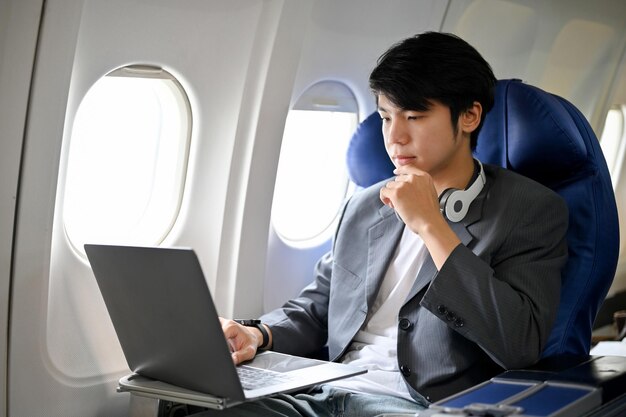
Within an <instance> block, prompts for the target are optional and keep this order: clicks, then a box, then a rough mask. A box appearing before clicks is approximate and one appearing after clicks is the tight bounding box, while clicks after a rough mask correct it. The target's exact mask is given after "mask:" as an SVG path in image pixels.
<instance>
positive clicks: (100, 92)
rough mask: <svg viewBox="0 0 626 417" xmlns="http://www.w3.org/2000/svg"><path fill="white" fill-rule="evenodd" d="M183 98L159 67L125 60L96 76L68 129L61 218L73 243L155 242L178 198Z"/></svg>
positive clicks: (185, 139)
mask: <svg viewBox="0 0 626 417" xmlns="http://www.w3.org/2000/svg"><path fill="white" fill-rule="evenodd" d="M190 132H191V112H190V106H189V101H188V99H187V96H186V95H185V93H184V91H183V90H182V87H181V86H180V84H179V83H178V82H177V81H176V79H175V78H174V77H173V76H172V75H171V74H169V73H168V72H167V71H164V70H162V69H160V68H154V67H146V66H130V67H124V68H121V69H119V70H116V71H114V72H112V73H110V74H108V75H106V76H105V77H102V78H101V79H100V80H98V81H97V82H96V83H95V84H94V85H93V86H92V87H91V89H90V90H89V91H88V92H87V94H86V95H85V97H84V99H83V101H82V103H81V104H80V106H79V108H78V111H77V113H76V118H75V120H74V124H73V128H72V131H71V140H70V149H69V159H68V163H67V177H66V182H65V194H64V200H63V222H64V226H65V230H66V233H67V236H68V237H69V240H70V241H71V243H72V245H73V246H74V247H75V249H76V250H78V251H79V252H80V253H83V254H84V249H83V244H84V243H88V242H98V243H113V242H115V243H118V244H139V245H154V244H158V243H160V242H161V241H162V240H163V238H164V237H165V236H166V235H167V233H168V232H169V230H170V229H171V227H172V225H173V223H174V221H175V219H176V216H177V215H178V211H179V208H180V204H181V200H182V192H183V185H184V179H185V171H186V166H187V156H188V149H189V141H190Z"/></svg>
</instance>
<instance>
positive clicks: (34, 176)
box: [0, 0, 626, 417]
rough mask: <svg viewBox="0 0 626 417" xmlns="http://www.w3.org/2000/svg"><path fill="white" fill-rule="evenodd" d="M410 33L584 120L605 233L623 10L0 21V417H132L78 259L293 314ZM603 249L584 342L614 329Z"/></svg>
mask: <svg viewBox="0 0 626 417" xmlns="http://www.w3.org/2000/svg"><path fill="white" fill-rule="evenodd" d="M430 30H434V31H445V32H452V33H455V34H457V35H459V36H460V37H462V38H464V39H465V40H467V41H468V42H469V43H471V44H472V45H474V46H475V47H476V48H477V49H478V50H479V51H480V52H481V53H482V54H483V56H484V57H485V58H486V60H487V61H488V62H490V63H491V65H492V67H493V70H494V72H495V74H496V76H497V78H499V79H521V80H523V81H524V82H525V83H528V84H531V85H534V86H537V87H539V88H541V89H544V90H546V91H549V92H551V93H554V94H556V95H558V96H561V97H563V98H565V99H567V100H569V101H570V102H571V103H573V104H574V105H575V106H576V107H577V108H578V109H579V110H580V111H581V112H582V113H583V114H584V116H585V117H586V118H587V119H588V121H589V123H590V125H591V127H592V128H593V130H594V132H595V134H596V135H597V137H598V139H599V140H600V144H601V146H602V150H603V152H604V157H605V159H606V162H607V166H608V168H609V171H610V174H611V179H612V185H613V190H614V193H615V199H616V202H617V207H618V212H619V216H620V221H619V224H620V229H621V230H626V229H625V228H624V221H626V220H625V219H626V214H625V210H626V170H622V166H623V162H624V159H625V155H626V121H625V120H626V2H624V1H623V0H597V1H593V2H591V1H585V0H551V1H544V0H394V1H391V2H381V1H372V0H289V1H287V0H229V1H209V0H185V1H179V2H172V1H167V0H149V1H148V0H108V1H98V0H2V1H0V103H1V106H0V108H1V109H2V110H1V111H0V126H2V132H1V133H0V134H1V136H2V138H1V140H0V170H1V171H0V172H1V174H0V357H1V358H2V360H0V416H2V415H6V416H44V415H45V416H51V417H52V416H59V417H60V416H124V415H128V414H129V410H130V409H131V408H132V406H133V403H134V402H136V401H137V398H134V397H132V396H131V395H130V394H128V393H117V392H116V387H117V381H118V380H119V378H120V377H122V376H124V375H126V374H128V372H129V369H128V365H127V363H126V361H125V358H124V355H123V352H122V350H121V348H120V345H119V342H118V341H117V337H116V335H115V331H114V329H113V326H112V324H111V322H110V320H109V318H108V315H107V311H106V307H105V305H104V303H103V300H102V297H101V295H100V292H99V290H98V287H97V285H96V283H95V281H94V279H93V274H92V271H91V269H90V266H89V263H88V262H87V259H86V256H85V252H84V249H83V245H84V244H85V243H89V242H92V241H99V242H115V243H123V244H131V245H145V246H154V245H161V246H184V247H192V248H194V250H195V251H196V253H197V254H198V256H199V258H200V260H201V263H202V267H203V270H204V273H205V276H206V278H207V281H208V284H209V288H210V289H211V292H212V294H213V298H214V301H215V304H216V306H217V308H218V311H219V313H220V314H221V315H223V316H225V317H256V316H259V315H260V314H262V313H264V312H267V311H269V310H271V309H273V308H275V307H277V306H280V305H281V304H282V303H283V302H284V301H286V300H288V299H289V298H291V297H293V296H294V295H296V294H297V293H298V291H299V290H300V289H301V288H303V287H304V286H305V285H306V284H307V283H308V282H310V281H311V279H312V270H313V266H314V264H315V262H316V261H317V259H318V258H319V257H320V256H321V255H322V254H323V253H325V252H326V251H327V250H328V249H329V247H330V244H331V239H332V234H333V227H334V225H335V224H336V222H337V217H338V214H339V212H340V209H341V206H342V204H343V202H344V201H345V199H346V198H347V197H349V195H350V193H352V192H354V190H355V188H356V185H355V184H354V183H353V182H351V181H350V178H349V176H348V172H347V169H346V165H345V153H346V148H347V146H348V142H349V140H350V137H351V136H352V133H353V132H354V130H355V129H356V128H357V126H358V123H359V122H360V121H362V120H364V119H365V118H366V117H367V116H368V115H370V114H371V113H373V112H374V111H375V109H376V108H375V102H374V99H373V97H372V94H371V92H370V91H369V87H368V76H369V72H370V71H371V69H372V68H373V67H374V65H375V63H376V60H377V58H378V56H379V55H380V54H381V53H382V52H383V51H384V50H386V49H387V48H388V47H389V46H390V45H392V44H393V43H395V42H397V41H398V40H400V39H403V38H406V37H408V36H411V35H413V34H416V33H419V32H423V31H430ZM131 138H132V139H133V140H132V141H131V140H130V139H131ZM554 157H555V158H558V155H555V156H554ZM328 184H332V187H334V188H332V187H331V186H328ZM624 235H626V233H622V236H624ZM623 239H624V237H622V238H620V241H621V244H620V251H619V260H618V263H617V270H616V272H615V277H614V280H613V284H612V285H611V288H610V289H609V292H608V294H607V298H606V301H605V302H604V303H603V305H602V308H601V309H600V311H599V313H598V315H597V318H596V322H595V325H594V328H595V332H594V342H598V341H606V340H612V339H614V338H615V337H616V333H615V332H616V331H615V328H614V325H613V315H614V313H615V312H617V311H619V310H625V309H626V252H624V251H625V249H624V248H625V247H626V245H625V244H624V243H623ZM147 407H148V409H149V411H145V413H146V414H145V415H148V414H149V413H152V412H154V408H150V407H153V405H149V406H147Z"/></svg>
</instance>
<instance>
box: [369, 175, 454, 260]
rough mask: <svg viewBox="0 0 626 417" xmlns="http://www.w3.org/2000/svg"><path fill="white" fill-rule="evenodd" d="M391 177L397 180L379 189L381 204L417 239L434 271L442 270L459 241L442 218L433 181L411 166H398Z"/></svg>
mask: <svg viewBox="0 0 626 417" xmlns="http://www.w3.org/2000/svg"><path fill="white" fill-rule="evenodd" d="M393 173H394V174H396V178H395V180H394V181H389V182H388V183H387V184H386V185H385V186H384V187H383V188H381V189H380V200H381V201H382V202H383V204H385V205H387V206H389V207H391V208H393V209H394V210H395V211H396V213H397V214H398V215H399V216H400V217H401V218H402V221H404V224H405V225H406V226H407V227H408V228H409V229H411V230H412V231H413V232H414V233H417V234H419V235H420V237H421V238H422V240H423V241H424V244H425V245H426V248H428V252H429V253H430V256H431V258H432V259H433V262H434V263H435V266H436V267H437V270H441V267H442V266H443V264H444V263H445V262H446V260H447V259H448V256H450V254H451V253H452V251H453V250H454V248H455V247H456V246H457V245H458V244H460V243H461V241H460V240H459V238H458V237H457V235H456V234H454V232H453V231H452V229H451V228H450V226H448V223H447V222H446V220H445V217H444V216H443V215H442V214H441V210H440V209H439V198H438V197H437V191H436V189H435V185H434V183H433V180H432V177H431V176H430V175H429V174H428V173H427V172H424V171H422V170H420V169H418V168H416V167H414V166H410V165H404V166H400V167H398V168H396V169H395V170H394V171H393Z"/></svg>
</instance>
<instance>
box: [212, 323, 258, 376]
mask: <svg viewBox="0 0 626 417" xmlns="http://www.w3.org/2000/svg"><path fill="white" fill-rule="evenodd" d="M220 323H221V324H222V330H223V331H224V337H225V338H226V342H227V343H228V347H229V348H230V351H231V356H232V358H233V362H234V363H235V365H237V364H239V363H241V362H245V361H248V360H250V359H252V358H254V356H255V355H256V351H257V347H258V346H259V345H260V344H261V343H262V342H263V340H262V339H263V336H262V335H261V332H259V330H258V329H255V328H253V327H246V326H242V325H241V324H239V323H237V322H236V321H233V320H227V319H224V318H221V317H220ZM257 333H258V334H257ZM259 337H260V338H261V339H259Z"/></svg>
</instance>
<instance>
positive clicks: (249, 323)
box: [235, 319, 261, 327]
mask: <svg viewBox="0 0 626 417" xmlns="http://www.w3.org/2000/svg"><path fill="white" fill-rule="evenodd" d="M235 321H236V322H237V323H239V324H241V325H242V326H251V327H253V326H256V325H257V324H261V320H254V319H243V320H235Z"/></svg>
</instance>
